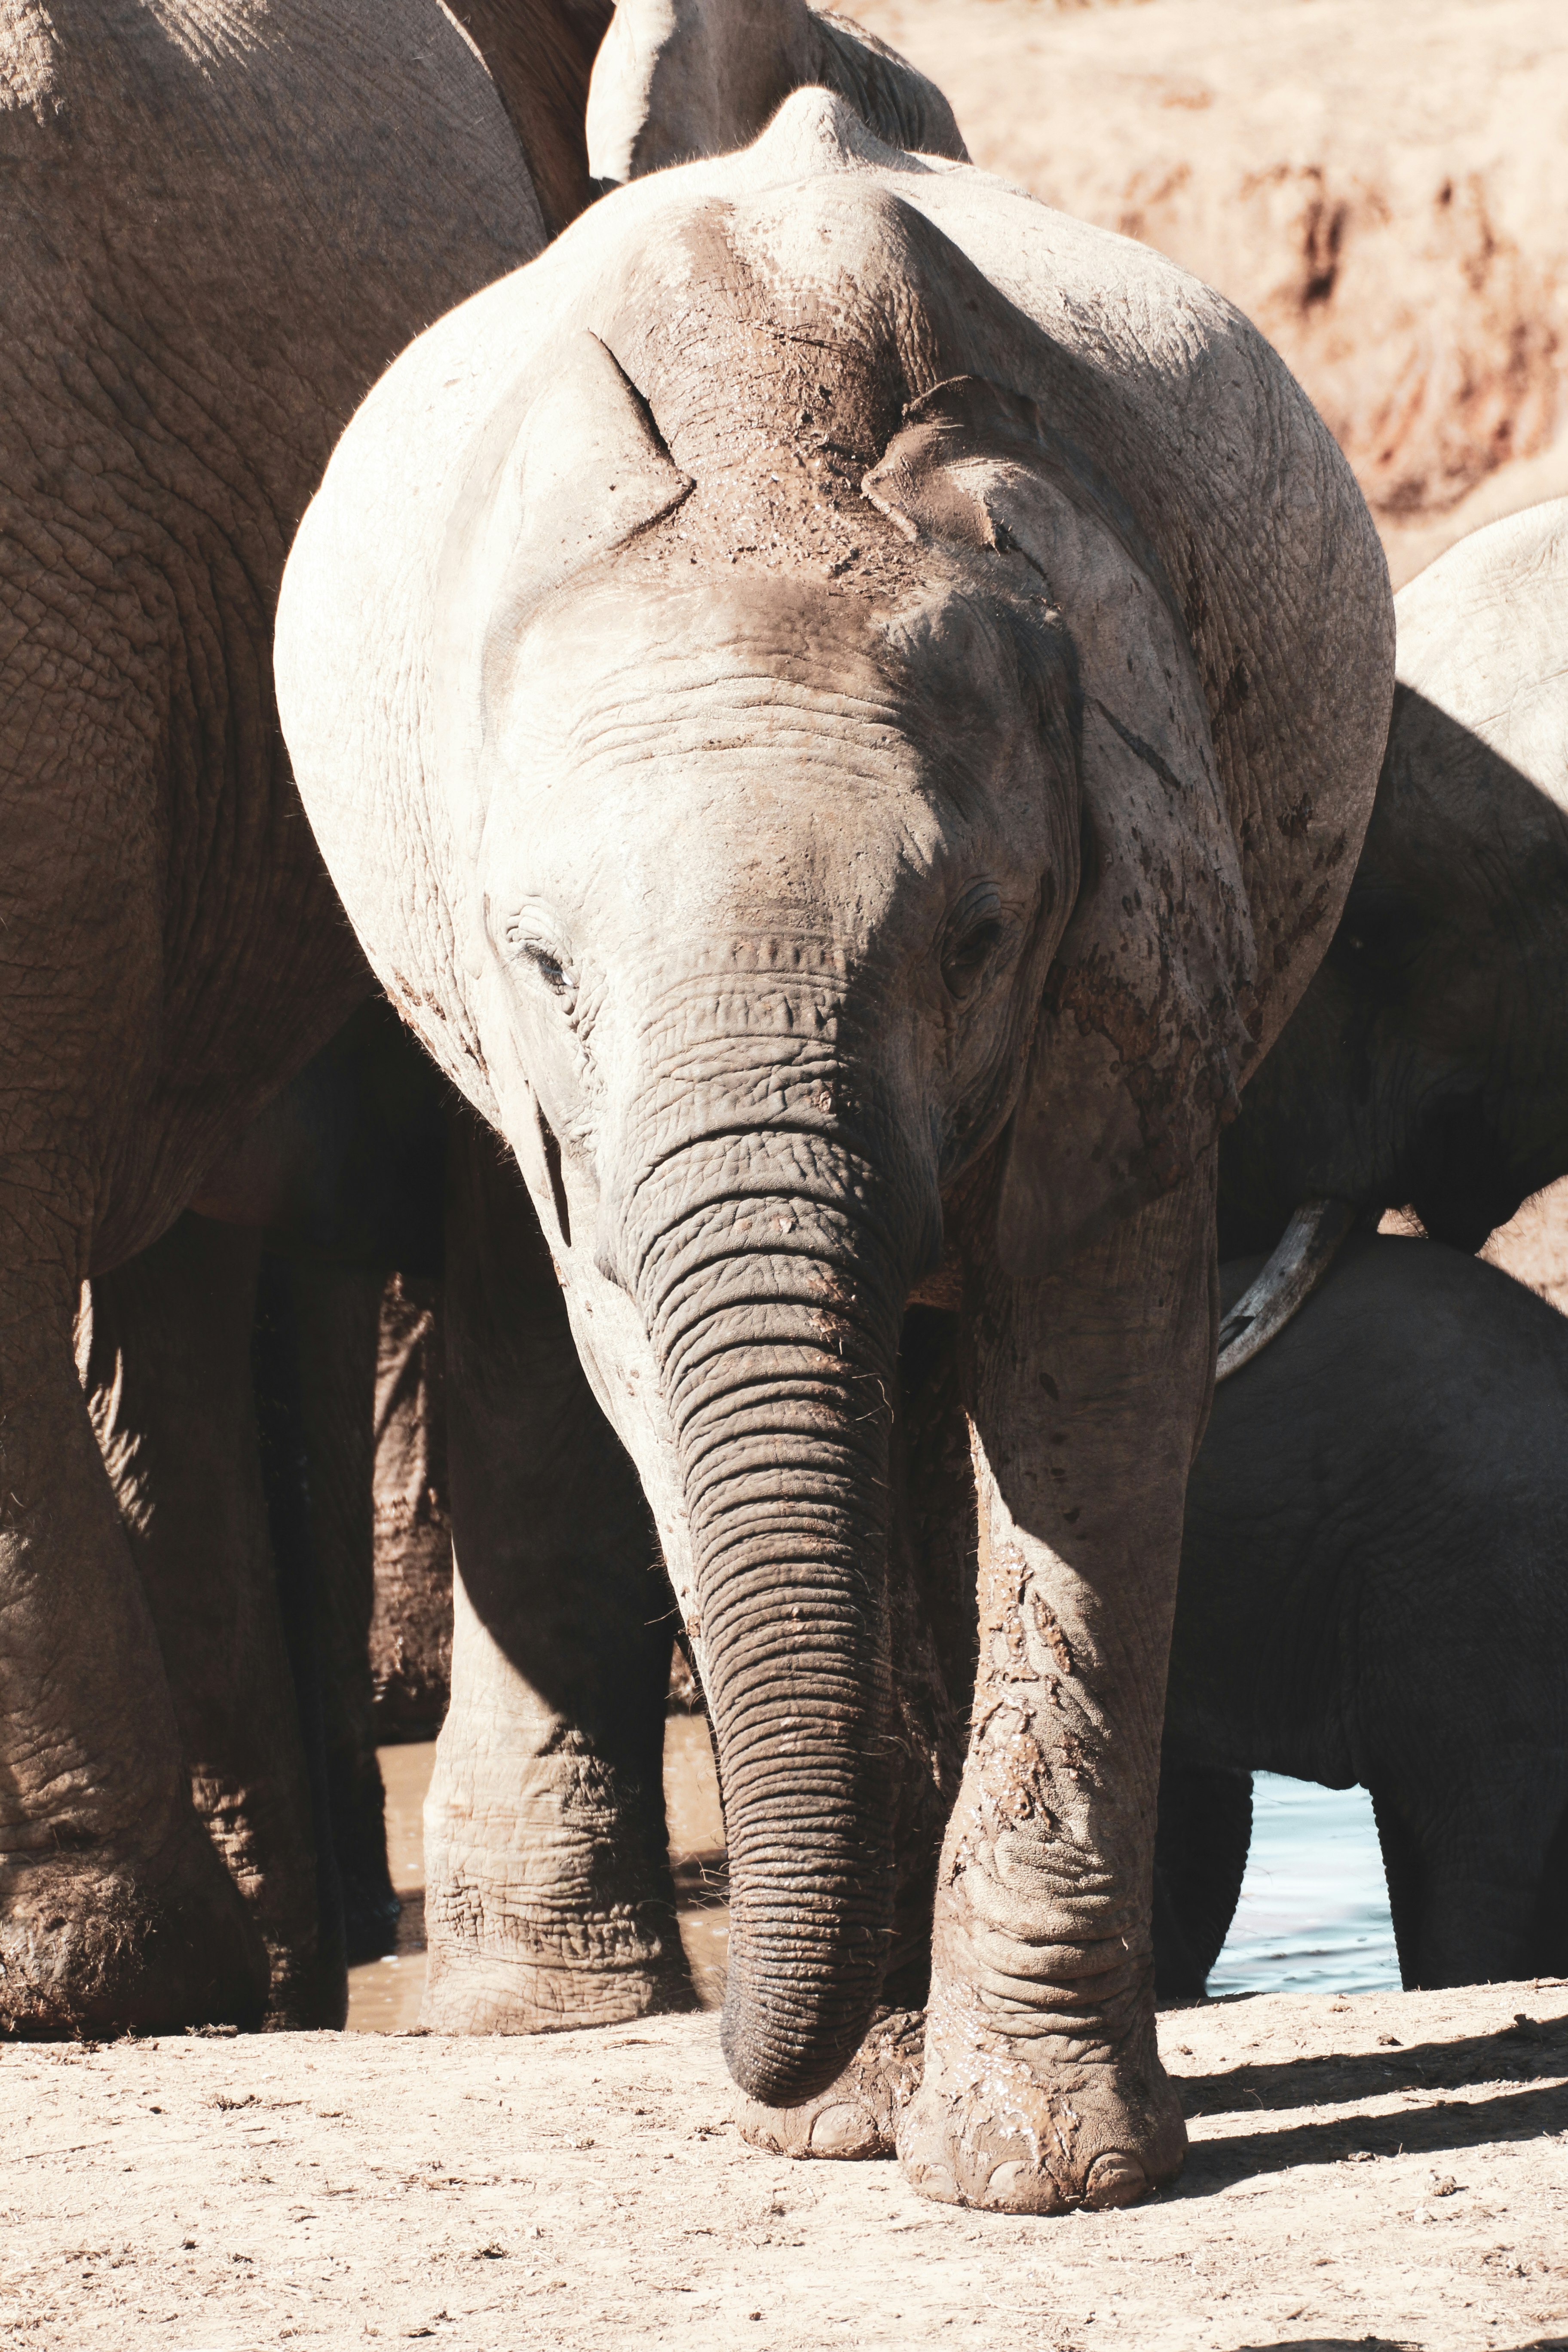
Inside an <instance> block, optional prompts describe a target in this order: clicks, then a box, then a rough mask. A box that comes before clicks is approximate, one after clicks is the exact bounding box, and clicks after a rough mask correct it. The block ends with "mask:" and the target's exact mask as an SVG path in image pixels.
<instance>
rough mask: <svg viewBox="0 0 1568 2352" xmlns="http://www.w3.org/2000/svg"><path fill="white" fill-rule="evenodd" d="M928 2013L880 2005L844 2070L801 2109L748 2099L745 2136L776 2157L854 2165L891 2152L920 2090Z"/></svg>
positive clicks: (743, 2126) (744, 2105)
mask: <svg viewBox="0 0 1568 2352" xmlns="http://www.w3.org/2000/svg"><path fill="white" fill-rule="evenodd" d="M924 2042H925V2015H924V2012H923V2011H921V2010H918V2009H885V2010H879V2011H878V2013H877V2015H876V2017H875V2019H874V2020H873V2021H872V2024H871V2030H870V2032H868V2034H867V2036H866V2039H865V2041H864V2042H862V2043H861V2044H860V2047H859V2049H858V2050H857V2052H856V2053H855V2055H854V2057H853V2058H851V2060H850V2061H849V2063H848V2065H847V2066H846V2068H845V2069H844V2072H843V2074H840V2075H839V2077H838V2079H837V2082H836V2083H830V2084H828V2087H827V2089H826V2091H823V2092H822V2093H820V2094H819V2095H818V2096H817V2097H816V2098H815V2099H808V2100H806V2102H805V2105H803V2106H798V2107H764V2106H763V2105H762V2103H761V2101H760V2100H757V2099H747V2100H745V2101H744V2102H743V2103H742V2108H741V2114H740V2118H739V2120H740V2128H741V2137H742V2139H744V2140H749V2141H750V2142H751V2144H752V2147H764V2148H767V2149H768V2150H769V2151H770V2153H772V2154H773V2155H774V2156H793V2157H801V2158H805V2157H818V2158H828V2159H830V2160H832V2161H835V2162H837V2163H839V2164H852V2163H855V2162H857V2161H858V2160H859V2159H860V2158H865V2157H870V2156H891V2155H892V2154H893V2151H894V2147H895V2145H896V2142H897V2139H898V2132H899V2121H900V2116H902V2114H903V2112H904V2109H905V2108H906V2107H907V2106H908V2105H909V2103H910V2100H911V2099H912V2098H913V2097H914V2095H915V2093H916V2092H917V2091H918V2090H919V2088H920V2083H921V2051H922V2048H923V2045H924Z"/></svg>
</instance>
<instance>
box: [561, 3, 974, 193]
mask: <svg viewBox="0 0 1568 2352" xmlns="http://www.w3.org/2000/svg"><path fill="white" fill-rule="evenodd" d="M812 85H816V86H819V87H821V88H822V89H831V90H833V91H835V92H836V93H837V96H838V97H840V98H842V99H843V100H846V101H847V104H848V105H850V106H852V107H853V108H854V110H855V111H856V113H857V114H858V116H859V117H860V120H861V121H862V122H864V123H867V124H868V126H869V127H870V129H871V130H872V131H875V132H876V134H877V136H878V137H879V139H883V140H886V141H887V142H888V143H889V145H890V146H894V147H909V148H912V149H914V150H915V151H916V152H918V153H921V154H931V155H950V156H952V158H954V160H955V161H957V162H959V163H967V162H968V160H969V156H968V151H967V150H966V148H965V147H964V144H963V137H962V136H961V134H960V131H959V128H958V125H957V123H956V122H955V121H953V119H952V108H951V107H950V106H949V105H948V102H947V100H946V99H945V98H943V96H942V92H941V90H940V89H937V87H936V84H935V83H934V82H931V81H928V80H927V79H926V78H925V76H924V75H923V74H921V73H917V72H916V71H915V68H913V67H912V66H911V65H910V64H909V63H908V62H907V61H906V60H905V59H904V58H900V56H899V55H898V54H897V52H896V51H895V50H892V49H889V48H888V47H886V46H885V45H884V44H883V43H882V42H880V41H879V40H878V39H877V38H876V37H875V36H874V35H872V34H870V33H867V32H864V31H863V30H862V29H861V27H860V26H858V25H856V24H852V23H851V22H850V20H849V19H848V18H847V16H834V15H832V14H830V13H829V12H828V11H826V10H824V9H814V8H808V7H807V6H806V5H805V0H619V5H618V6H617V7H616V13H615V16H614V18H613V20H612V22H611V25H610V28H609V31H608V32H607V33H606V35H605V41H604V45H603V47H601V49H600V51H599V54H598V56H597V58H595V63H594V76H593V79H592V81H591V83H590V84H589V89H588V109H587V121H586V130H587V139H588V169H589V171H590V173H592V174H593V177H594V180H595V184H596V185H597V186H598V187H600V188H601V189H604V188H611V187H619V186H621V185H622V184H623V183H624V182H626V181H627V180H636V179H640V178H641V177H642V175H643V174H644V173H647V172H658V171H663V170H664V169H666V168H667V167H668V165H669V164H671V163H691V162H692V161H693V160H694V159H695V158H696V157H698V156H700V155H723V154H727V153H729V152H731V150H732V149H734V148H737V147H744V146H745V145H746V144H747V143H748V142H750V141H751V140H752V139H754V138H755V137H756V135H757V133H758V131H761V130H762V129H763V125H764V124H765V123H766V122H767V121H769V119H770V118H771V116H773V114H774V113H775V112H776V111H777V110H778V109H779V107H781V106H782V105H783V103H784V100H785V99H786V98H788V96H789V95H790V93H791V91H792V90H796V89H806V88H808V87H811V86H812Z"/></svg>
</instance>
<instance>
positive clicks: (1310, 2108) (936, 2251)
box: [0, 1980, 1568, 2352]
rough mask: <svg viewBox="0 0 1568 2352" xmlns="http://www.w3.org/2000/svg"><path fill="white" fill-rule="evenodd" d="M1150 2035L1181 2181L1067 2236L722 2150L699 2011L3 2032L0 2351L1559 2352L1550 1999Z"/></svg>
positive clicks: (883, 2182) (1441, 1998) (1564, 2312)
mask: <svg viewBox="0 0 1568 2352" xmlns="http://www.w3.org/2000/svg"><path fill="white" fill-rule="evenodd" d="M1519 2014H1522V2015H1523V2016H1524V2017H1525V2018H1526V2019H1527V2020H1528V2021H1530V2022H1527V2023H1523V2024H1516V2023H1515V2019H1516V2015H1519ZM1162 2041H1163V2046H1164V2049H1165V2053H1166V2056H1167V2059H1168V2061H1169V2063H1171V2065H1172V2067H1173V2070H1175V2071H1176V2072H1178V2073H1179V2074H1181V2076H1182V2077H1183V2079H1184V2093H1185V2098H1186V2103H1187V2106H1188V2111H1189V2114H1190V2115H1191V2116H1192V2118H1193V2122H1192V2132H1193V2137H1194V2149H1193V2153H1192V2157H1191V2158H1190V2161H1189V2167H1188V2170H1187V2173H1186V2175H1185V2177H1184V2179H1183V2180H1182V2182H1181V2183H1180V2184H1179V2185H1178V2187H1177V2188H1176V2189H1174V2190H1173V2191H1168V2192H1167V2193H1166V2194H1164V2195H1163V2196H1162V2197H1160V2198H1158V2199H1155V2200H1152V2202H1150V2203H1148V2204H1146V2205H1144V2206H1142V2207H1140V2208H1138V2209H1137V2210H1133V2211H1131V2212H1128V2213H1114V2214H1103V2215H1094V2216H1080V2217H1075V2218H1073V2219H1071V2220H1067V2221H998V2220H988V2219H983V2218H981V2217H980V2216H977V2215H973V2214H965V2213H961V2212H953V2211H949V2210H944V2209H942V2208H939V2207H935V2206H930V2205H925V2204H922V2203H921V2201H920V2200H919V2199H917V2198H916V2197H914V2196H913V2195H912V2194H911V2193H910V2190H909V2189H907V2188H906V2187H905V2185H904V2183H903V2181H902V2179H901V2177H900V2174H899V2172H898V2170H897V2168H896V2167H894V2166H892V2165H890V2164H868V2165H848V2166H836V2165H792V2164H790V2163H789V2162H787V2161H786V2160H785V2159H784V2158H771V2157H765V2156H762V2155H759V2154H757V2153H755V2152H754V2151H752V2150H751V2149H749V2148H747V2147H743V2146H742V2143H741V2141H740V2140H739V2139H738V2138H737V2137H736V2135H735V2132H734V2129H733V2126H731V2123H730V2120H729V2118H730V2114H731V2089H730V2086H729V2084H728V2080H727V2078H726V2076H725V2074H724V2071H723V2067H722V2063H721V2059H720V2055H719V2050H718V2028H717V2021H716V2020H715V2019H714V2018H712V2017H696V2018H685V2019H665V2020H660V2021H653V2022H651V2023H647V2024H643V2025H640V2026H634V2027H626V2028H622V2029H616V2028H612V2029H609V2030H607V2031H602V2032H597V2033H582V2034H562V2035H559V2036H554V2037H551V2038H548V2039H543V2040H538V2041H528V2042H498V2041H479V2040H474V2041H448V2040H437V2039H435V2038H416V2037H392V2036H385V2037H383V2036H377V2035H371V2034H342V2035H338V2034H320V2035H303V2034H296V2035H277V2036H258V2037H256V2038H254V2039H248V2040H232V2039H231V2040H216V2039H214V2040H207V2039H184V2040H179V2041H165V2042H144V2043H124V2042H121V2043H118V2044H115V2045H113V2046H112V2047H110V2048H106V2049H103V2050H91V2051H77V2050H75V2049H71V2048H69V2047H67V2048H37V2047H33V2048H28V2047H17V2046H16V2045H12V2046H10V2047H8V2048H6V2049H5V2050H4V2051H3V2052H0V2131H3V2133H4V2137H5V2149H6V2162H5V2173H4V2179H3V2186H0V2231H3V2239H0V2244H3V2249H4V2251H3V2253H0V2340H5V2341H9V2340H11V2339H12V2338H15V2339H16V2340H17V2341H18V2342H20V2343H26V2344H37V2345H47V2346H49V2347H54V2346H61V2347H98V2346H103V2347H110V2346H113V2347H120V2346H132V2345H134V2346H137V2347H142V2346H145V2345H148V2344H157V2345H162V2346H168V2347H179V2352H220V2347H221V2352H251V2347H262V2346H272V2345H277V2344H282V2343H285V2342H314V2343H320V2344H323V2345H328V2346H332V2347H337V2346H346V2345H359V2344H361V2343H363V2342H368V2341H371V2340H374V2339H383V2340H387V2341H400V2340H406V2339H410V2338H420V2339H426V2340H430V2341H433V2342H434V2343H436V2344H438V2345H440V2344H446V2345H450V2346H453V2347H465V2352H468V2347H471V2352H510V2347H533V2346H541V2347H542V2346H560V2347H569V2352H578V2347H583V2352H587V2347H595V2352H596V2347H617V2352H618V2347H637V2346H644V2345H647V2346H661V2347H675V2348H676V2352H680V2348H681V2347H699V2346H701V2347H710V2346H711V2347H725V2352H728V2347H732V2346H735V2345H743V2346H754V2347H757V2352H776V2348H777V2347H790V2352H795V2347H810V2352H820V2347H823V2346H825V2345H838V2344H842V2345H868V2346H872V2345H874V2346H889V2347H902V2346H909V2345H937V2346H942V2345H973V2346H976V2347H984V2352H991V2347H995V2352H1013V2347H1028V2352H1052V2348H1053V2347H1054V2348H1055V2352H1065V2347H1077V2352H1092V2347H1110V2346H1115V2347H1128V2352H1132V2347H1137V2352H1143V2347H1167V2346H1169V2347H1215V2352H1241V2347H1292V2352H1308V2348H1309V2347H1330V2352H1340V2347H1346V2348H1347V2352H1348V2347H1352V2346H1356V2345H1360V2346H1363V2347H1367V2346H1376V2345H1382V2346H1384V2347H1396V2346H1419V2347H1424V2352H1437V2347H1443V2352H1447V2347H1453V2352H1469V2347H1477V2352H1479V2347H1495V2348H1496V2352H1518V2348H1519V2347H1546V2346H1553V2347H1557V2352H1563V2347H1568V1985H1565V1984H1564V1983H1563V1982H1562V1981H1561V1980H1558V1981H1554V1982H1552V1984H1550V1985H1548V1984H1545V1983H1542V1984H1540V1985H1512V1986H1508V1985H1504V1986H1489V1987H1481V1988H1476V1989H1473V1990H1468V1991H1465V1992H1458V1993H1433V1994H1398V1993H1394V1994H1370V1995H1367V1996H1364V1997H1363V1998H1362V1999H1359V2000H1352V2001H1348V2002H1346V2001H1338V2000H1332V1999H1331V1998H1328V1997H1324V1998H1321V1999H1308V1998H1303V1997H1300V1996H1292V1995H1272V1996H1268V1997H1260V1998H1258V1999H1253V2000H1240V2001H1236V2002H1230V2003H1226V2004H1222V2005H1217V2006H1215V2007H1214V2008H1211V2009H1207V2010H1180V2011H1172V2012H1170V2013H1168V2014H1167V2015H1166V2016H1165V2017H1164V2019H1163V2021H1162Z"/></svg>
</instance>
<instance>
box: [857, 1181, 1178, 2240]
mask: <svg viewBox="0 0 1568 2352" xmlns="http://www.w3.org/2000/svg"><path fill="white" fill-rule="evenodd" d="M1212 1236H1213V1191H1212V1172H1211V1171H1210V1170H1209V1169H1208V1168H1207V1167H1205V1170H1203V1171H1201V1172H1200V1173H1199V1174H1198V1175H1196V1176H1194V1177H1193V1178H1191V1179H1189V1180H1188V1181H1187V1182H1186V1183H1185V1184H1184V1186H1183V1187H1182V1188H1181V1189H1180V1190H1179V1191H1178V1192H1174V1193H1173V1194H1170V1195H1168V1196H1167V1197H1166V1198H1165V1199H1163V1201H1161V1202H1156V1203H1155V1204H1153V1205H1152V1207H1150V1208H1148V1209H1145V1210H1143V1211H1142V1212H1140V1213H1138V1214H1137V1215H1136V1216H1134V1217H1131V1218H1130V1219H1128V1220H1127V1221H1126V1222H1125V1223H1123V1224H1121V1225H1120V1226H1119V1227H1117V1228H1116V1229H1115V1230H1114V1231H1113V1232H1112V1233H1111V1234H1110V1235H1108V1236H1107V1237H1106V1238H1105V1239H1104V1240H1103V1241H1102V1242H1100V1243H1099V1244H1095V1245H1094V1246H1092V1247H1090V1248H1088V1249H1086V1250H1084V1251H1082V1252H1081V1253H1080V1254H1079V1256H1078V1257H1077V1258H1076V1259H1075V1260H1074V1261H1073V1262H1072V1263H1071V1264H1070V1265H1068V1268H1067V1270H1066V1271H1065V1272H1064V1273H1063V1274H1061V1275H1060V1276H1054V1277H1051V1278H1048V1279H1039V1280H1035V1281H1026V1282H1018V1281H1012V1282H1009V1281H1006V1280H1004V1279H1003V1278H1001V1277H1000V1276H996V1275H993V1274H991V1273H989V1272H988V1271H987V1270H985V1269H984V1268H982V1269H980V1270H979V1272H978V1274H977V1276H976V1278H975V1280H974V1290H975V1292H976V1293H977V1296H975V1297H973V1299H972V1302H971V1307H972V1313H973V1322H972V1325H971V1357H972V1360H971V1365H970V1375H969V1393H970V1399H971V1403H970V1411H971V1424H972V1444H973V1457H974V1466H975V1475H976V1485H977V1490H978V1503H979V1519H980V1567H979V1579H978V1606H979V1633H980V1655H979V1672H978V1676H977V1681H976V1686H975V1696H974V1708H973V1717H972V1725H971V1738H970V1746H969V1754H968V1758H967V1760H966V1763H965V1767H964V1773H963V1785H962V1788H961V1790H960V1793H959V1798H958V1802H957V1805H956V1807H955V1808H954V1811H953V1814H952V1821H951V1822H950V1824H949V1828H948V1832H947V1839H946V1843H945V1845H944V1848H943V1853H942V1864H941V1867H940V1870H939V1874H938V1884H937V1897H936V1916H935V1924H934V1931H933V1941H932V1960H931V1998H930V2003H929V2007H928V2011H927V2021H926V2039H925V2063H924V2077H923V2081H922V2084H921V2089H920V2092H919V2094H918V2095H916V2097H915V2098H914V2099H913V2100H912V2101H911V2102H910V2105H908V2106H907V2107H906V2109H905V2110H904V2114H903V2116H902V2119H901V2122H900V2128H899V2135H898V2145H899V2154H900V2158H901V2160H902V2163H903V2166H904V2168H905V2170H906V2172H907V2173H908V2174H909V2176H910V2179H911V2180H912V2182H913V2183H914V2185H915V2186H916V2187H917V2188H918V2189H921V2191H922V2192H923V2193H924V2194H925V2195H927V2196H929V2197H932V2198H936V2199H938V2200H943V2201H946V2202H949V2203H960V2204H966V2205H973V2206H984V2207H989V2208H992V2209H994V2210H1001V2211H1011V2212H1042V2213H1043V2212H1056V2211H1059V2210H1064V2209H1067V2208H1070V2207H1072V2206H1076V2205H1089V2206H1105V2205H1119V2204H1126V2203H1129V2202H1131V2200H1133V2199H1135V2198H1137V2197H1139V2196H1141V2195H1142V2193H1143V2191H1144V2190H1145V2189H1150V2188H1152V2187H1155V2186H1157V2185H1158V2184H1159V2183H1160V2182H1162V2181H1165V2180H1169V2179H1171V2178H1172V2177H1173V2175H1174V2174H1175V2173H1176V2172H1177V2171H1178V2170H1179V2168H1180V2167H1181V2163H1182V2158H1183V2156H1184V2150H1185V2146H1186V2135H1185V2130H1184V2125H1183V2122H1182V2116H1181V2112H1180V2109H1179V2107H1178V2105H1177V2103H1176V2097H1175V2094H1174V2092H1173V2088H1172V2086H1171V2084H1170V2083H1169V2081H1168V2080H1167V2078H1166V2076H1165V2074H1164V2071H1163V2067H1162V2066H1161V2063H1160V2059H1159V2054H1158V2052H1157V2049H1156V2045H1155V2037H1154V1969H1153V1954H1152V1938H1151V1927H1150V1911H1151V1890H1152V1861H1153V1843H1154V1826H1155V1807H1156V1792H1157V1788H1158V1780H1159V1765H1160V1735H1161V1722H1162V1714H1163V1704H1164V1688H1165V1667H1166V1658H1167V1653H1168V1650H1169V1644H1170V1631H1171V1620H1172V1614H1173V1604H1174V1598H1175V1582H1176V1566H1177V1560H1178V1558H1179V1554H1180V1547H1181V1532H1182V1509H1183V1501H1184V1493H1185V1487H1186V1477H1187V1469H1188V1465H1189V1464H1190V1462H1191V1459H1192V1456H1193V1453H1194V1449H1195V1445H1196V1442H1197V1438H1198V1435H1199V1433H1200V1431H1201V1426H1202V1422H1203V1418H1204V1415H1205V1410H1206V1402H1207V1396H1208V1390H1209V1381H1210V1377H1211V1370H1212V1366H1213V1361H1214V1343H1215V1294H1214V1286H1213V1281H1212V1269H1213V1238H1212Z"/></svg>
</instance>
